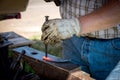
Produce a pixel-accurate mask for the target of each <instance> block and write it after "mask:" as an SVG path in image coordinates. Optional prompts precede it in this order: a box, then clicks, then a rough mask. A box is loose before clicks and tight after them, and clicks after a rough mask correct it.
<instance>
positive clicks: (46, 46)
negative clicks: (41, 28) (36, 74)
mask: <svg viewBox="0 0 120 80" xmlns="http://www.w3.org/2000/svg"><path fill="white" fill-rule="evenodd" d="M48 18H49V16H45V21H48ZM44 44H45V57H47V56H48V44H46V43H44Z"/></svg>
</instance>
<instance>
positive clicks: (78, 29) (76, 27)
mask: <svg viewBox="0 0 120 80" xmlns="http://www.w3.org/2000/svg"><path fill="white" fill-rule="evenodd" d="M73 20H74V22H75V32H76V33H75V35H76V36H78V37H80V31H81V25H80V21H79V19H77V18H75V19H73Z"/></svg>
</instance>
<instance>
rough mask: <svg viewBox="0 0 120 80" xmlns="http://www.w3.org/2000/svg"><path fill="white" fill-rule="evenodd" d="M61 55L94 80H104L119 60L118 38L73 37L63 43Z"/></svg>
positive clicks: (119, 40) (119, 41)
mask: <svg viewBox="0 0 120 80" xmlns="http://www.w3.org/2000/svg"><path fill="white" fill-rule="evenodd" d="M63 55H64V58H66V59H70V60H71V61H72V62H73V63H75V64H78V65H79V66H80V68H81V69H82V70H83V71H85V72H87V73H90V75H91V76H92V77H93V78H95V79H96V80H105V78H106V77H107V76H108V75H109V73H110V72H111V71H112V69H113V68H114V67H115V66H116V64H117V62H118V61H119V60H120V38H116V39H88V38H86V37H80V38H78V37H76V36H73V37H72V38H70V39H67V40H65V41H63Z"/></svg>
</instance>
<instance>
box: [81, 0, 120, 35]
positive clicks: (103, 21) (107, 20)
mask: <svg viewBox="0 0 120 80" xmlns="http://www.w3.org/2000/svg"><path fill="white" fill-rule="evenodd" d="M80 23H81V33H80V34H84V33H89V32H94V31H98V30H102V29H107V28H110V27H113V26H116V25H117V24H120V1H119V0H111V2H110V3H108V4H106V5H104V6H103V7H101V8H100V9H98V10H96V11H94V12H92V13H90V14H88V15H86V16H81V17H80Z"/></svg>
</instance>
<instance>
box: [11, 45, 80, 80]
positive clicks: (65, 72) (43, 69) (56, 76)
mask: <svg viewBox="0 0 120 80" xmlns="http://www.w3.org/2000/svg"><path fill="white" fill-rule="evenodd" d="M22 50H25V51H26V54H25V55H24V56H23V60H25V61H26V62H27V63H28V64H29V65H31V67H32V68H33V69H34V70H35V72H36V73H37V74H38V75H39V76H42V77H45V78H47V80H68V77H70V74H71V72H72V71H74V70H75V69H76V68H79V66H78V65H75V64H73V63H71V62H69V61H66V62H62V63H55V62H48V61H45V60H43V56H44V54H45V53H44V52H42V51H38V50H36V49H33V48H30V47H28V46H24V47H19V48H14V49H13V52H14V53H15V54H16V55H18V54H21V53H22ZM33 52H34V53H35V54H32V53H33ZM48 57H50V58H52V59H61V58H58V57H56V56H53V55H50V54H48ZM61 60H62V59H61ZM69 80H73V79H69ZM74 80H79V79H78V77H74Z"/></svg>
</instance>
